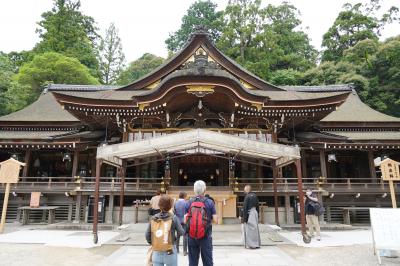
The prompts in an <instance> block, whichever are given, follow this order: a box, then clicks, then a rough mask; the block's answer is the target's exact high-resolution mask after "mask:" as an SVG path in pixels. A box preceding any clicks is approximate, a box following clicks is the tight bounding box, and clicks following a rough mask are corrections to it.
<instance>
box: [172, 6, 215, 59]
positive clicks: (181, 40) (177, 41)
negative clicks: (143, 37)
mask: <svg viewBox="0 0 400 266" xmlns="http://www.w3.org/2000/svg"><path fill="white" fill-rule="evenodd" d="M216 7H217V4H215V3H213V2H211V1H210V0H207V1H200V0H198V1H196V2H195V3H193V4H192V5H191V6H190V7H189V9H188V10H187V14H186V15H184V16H183V18H182V24H181V27H180V29H179V30H177V31H175V32H173V33H171V34H170V35H169V38H168V39H167V40H166V41H165V43H166V45H167V48H168V50H169V51H173V52H177V51H178V50H180V49H182V47H183V46H184V45H185V44H186V42H187V41H188V39H189V37H190V34H191V33H193V32H194V31H195V29H196V27H198V26H204V27H205V28H207V29H208V31H209V32H210V34H211V38H212V39H213V40H214V41H215V40H217V39H218V38H219V36H220V32H221V27H222V25H221V20H220V17H221V14H222V13H221V12H218V11H216Z"/></svg>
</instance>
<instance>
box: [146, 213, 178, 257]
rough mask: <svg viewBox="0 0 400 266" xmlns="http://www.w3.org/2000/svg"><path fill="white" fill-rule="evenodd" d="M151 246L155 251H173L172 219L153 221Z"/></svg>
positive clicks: (156, 219) (155, 219) (154, 219)
mask: <svg viewBox="0 0 400 266" xmlns="http://www.w3.org/2000/svg"><path fill="white" fill-rule="evenodd" d="M150 223H151V246H152V248H153V251H172V249H173V243H172V234H171V227H172V218H171V217H169V218H167V219H160V218H153V219H152V220H151V222H150Z"/></svg>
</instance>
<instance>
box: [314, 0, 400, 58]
mask: <svg viewBox="0 0 400 266" xmlns="http://www.w3.org/2000/svg"><path fill="white" fill-rule="evenodd" d="M380 1H381V0H371V1H370V2H369V3H366V4H361V3H357V4H355V5H352V4H349V3H347V4H345V5H344V6H343V9H344V10H343V11H341V12H340V13H339V15H338V17H337V18H336V20H335V22H334V23H333V25H332V26H331V27H330V28H329V30H328V32H326V33H325V34H324V36H323V40H322V47H323V48H324V49H325V50H324V52H323V55H322V60H323V61H339V60H340V59H341V57H342V56H343V52H344V50H346V49H349V48H351V47H353V46H354V45H355V44H356V43H358V42H359V41H362V40H366V39H371V40H378V37H379V36H380V32H381V30H382V29H383V28H384V26H385V25H386V24H388V23H391V22H393V21H396V20H398V19H399V18H398V12H399V9H398V8H397V7H391V8H390V9H389V10H388V11H387V12H386V13H384V14H383V15H382V16H378V15H377V14H376V12H377V11H379V10H380V8H381V6H380V4H379V3H380Z"/></svg>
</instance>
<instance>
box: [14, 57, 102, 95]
mask: <svg viewBox="0 0 400 266" xmlns="http://www.w3.org/2000/svg"><path fill="white" fill-rule="evenodd" d="M16 81H18V82H19V83H20V84H22V85H29V86H30V87H31V88H32V91H33V92H34V93H36V94H39V93H40V92H41V88H42V86H43V85H45V84H46V83H61V84H99V82H98V81H97V79H96V78H94V77H93V76H91V75H90V71H89V69H88V68H87V67H86V66H84V65H83V64H81V63H80V62H79V60H78V59H76V58H72V57H67V56H65V55H62V54H58V53H55V52H46V53H44V54H39V55H36V56H35V57H34V58H33V60H32V61H31V62H29V63H26V64H25V65H23V66H22V67H21V68H20V70H19V73H18V74H17V75H16Z"/></svg>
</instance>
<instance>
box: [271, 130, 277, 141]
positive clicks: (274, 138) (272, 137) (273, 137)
mask: <svg viewBox="0 0 400 266" xmlns="http://www.w3.org/2000/svg"><path fill="white" fill-rule="evenodd" d="M271 141H272V142H273V143H278V133H276V132H272V135H271Z"/></svg>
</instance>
